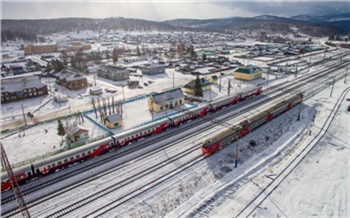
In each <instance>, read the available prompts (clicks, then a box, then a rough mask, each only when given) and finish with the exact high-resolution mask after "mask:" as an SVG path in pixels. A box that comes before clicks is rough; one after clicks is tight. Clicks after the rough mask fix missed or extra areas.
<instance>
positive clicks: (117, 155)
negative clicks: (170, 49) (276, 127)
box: [2, 62, 348, 216]
mask: <svg viewBox="0 0 350 218" xmlns="http://www.w3.org/2000/svg"><path fill="white" fill-rule="evenodd" d="M346 64H348V62H346V63H344V64H343V65H346ZM343 65H341V66H339V67H338V68H341V67H343ZM328 71H330V70H324V71H323V72H324V74H326V73H327V72H328ZM315 76H316V77H317V76H320V74H317V75H315V74H314V75H312V78H314V77H315ZM300 79H301V80H303V79H304V78H301V77H300ZM293 82H294V81H293ZM304 82H305V81H304ZM306 82H307V81H306ZM299 86H301V85H300V84H299ZM285 87H289V88H290V90H291V86H290V85H289V83H288V84H286V85H285ZM296 87H297V86H296ZM296 87H294V88H296ZM292 88H293V87H292ZM283 90H284V91H285V90H286V88H284V89H283ZM273 91H274V90H273V89H271V90H270V92H273ZM278 96H280V95H278ZM254 100H255V99H254ZM270 101H271V99H270ZM263 103H266V102H261V103H259V105H261V104H263ZM242 106H243V105H242V104H238V105H234V106H233V107H228V108H226V109H231V110H232V109H233V108H237V109H239V108H242ZM251 107H256V105H254V106H251ZM251 107H250V108H251ZM225 113H227V110H225V109H224V110H221V111H218V112H216V113H215V114H214V115H215V117H218V116H222V115H223V114H225ZM236 114H237V113H236ZM232 116H233V115H231V116H229V118H225V119H223V120H221V121H219V122H221V123H222V122H223V123H225V122H227V120H228V119H232ZM202 119H203V120H209V121H212V120H213V116H211V115H207V116H206V117H205V118H202ZM197 125H198V122H196V121H193V122H190V123H189V124H187V125H185V127H187V128H186V129H190V128H192V127H193V126H197ZM180 131H183V129H182V130H181V129H180V130H178V131H177V130H174V131H170V132H171V133H168V134H167V133H163V134H165V135H164V137H162V138H159V139H157V138H155V139H153V140H152V141H150V142H146V141H143V142H146V145H145V144H142V145H138V146H135V147H133V148H132V149H129V150H127V151H125V152H122V153H119V154H115V155H111V156H110V157H108V158H107V161H112V160H114V159H116V158H119V157H121V156H124V155H127V154H129V153H133V152H135V151H137V150H139V149H140V148H141V147H142V148H143V147H145V146H148V145H149V144H153V143H155V142H158V141H161V140H163V138H166V137H168V135H173V134H177V133H178V132H180ZM189 137H192V136H189ZM163 148H164V147H162V149H163ZM155 152H156V151H154V152H152V153H148V154H147V156H151V155H154V153H155ZM141 156H142V155H141ZM105 162H106V160H98V161H96V163H94V164H91V166H87V167H86V168H83V169H81V170H77V171H75V172H73V173H70V174H67V176H63V177H59V178H57V179H55V180H53V181H49V182H45V183H43V184H41V185H38V186H36V187H34V188H31V189H29V190H28V191H27V190H24V193H27V194H29V193H32V192H35V191H36V190H39V189H42V188H43V187H48V186H50V185H52V184H56V183H57V182H60V181H63V180H65V179H67V178H69V177H72V176H74V175H78V174H80V173H81V172H84V171H87V170H89V169H92V168H94V167H96V166H98V165H101V164H103V163H105ZM26 191H27V192H26ZM9 199H10V198H8V199H7V201H4V203H6V202H9V201H11V200H9ZM45 199H48V198H45ZM12 200H13V199H12ZM43 201H45V200H42V201H41V202H43ZM2 204H3V201H2ZM37 204H39V203H37ZM35 205H36V204H35ZM13 214H15V213H13V212H12V213H11V214H9V216H11V215H13ZM7 215H8V214H5V216H7Z"/></svg>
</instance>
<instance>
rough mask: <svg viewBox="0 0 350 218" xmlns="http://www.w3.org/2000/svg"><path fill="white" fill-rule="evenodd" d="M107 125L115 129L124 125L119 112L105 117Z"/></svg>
mask: <svg viewBox="0 0 350 218" xmlns="http://www.w3.org/2000/svg"><path fill="white" fill-rule="evenodd" d="M105 122H106V126H107V127H108V128H109V129H115V128H117V127H119V126H122V125H123V118H122V117H121V116H120V115H119V114H111V115H108V116H107V117H106V118H105Z"/></svg>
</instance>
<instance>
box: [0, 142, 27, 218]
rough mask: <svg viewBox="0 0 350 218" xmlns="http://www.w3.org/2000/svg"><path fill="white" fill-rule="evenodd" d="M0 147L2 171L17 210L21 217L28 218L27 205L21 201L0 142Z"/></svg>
mask: <svg viewBox="0 0 350 218" xmlns="http://www.w3.org/2000/svg"><path fill="white" fill-rule="evenodd" d="M0 145H1V148H0V149H1V166H2V169H3V170H6V173H7V176H8V178H9V180H10V183H11V187H12V189H13V192H14V193H15V197H16V199H17V203H18V208H19V210H20V211H21V213H22V216H23V217H27V218H30V214H29V211H28V208H27V204H26V202H25V201H24V199H23V194H22V192H21V190H20V189H19V186H18V183H17V181H16V179H15V176H14V174H13V171H12V168H11V164H10V161H9V160H8V158H7V155H6V153H5V149H4V147H3V145H2V143H1V142H0Z"/></svg>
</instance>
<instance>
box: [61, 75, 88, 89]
mask: <svg viewBox="0 0 350 218" xmlns="http://www.w3.org/2000/svg"><path fill="white" fill-rule="evenodd" d="M56 83H57V84H59V85H61V86H64V87H66V88H67V89H69V90H77V89H84V88H87V87H88V83H87V79H86V77H83V76H81V75H79V74H77V73H75V72H73V71H68V70H62V71H61V72H59V73H57V74H56Z"/></svg>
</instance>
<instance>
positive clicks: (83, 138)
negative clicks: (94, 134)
mask: <svg viewBox="0 0 350 218" xmlns="http://www.w3.org/2000/svg"><path fill="white" fill-rule="evenodd" d="M66 142H67V144H68V146H72V145H76V144H86V143H88V142H89V129H87V128H84V127H82V126H79V125H72V126H68V127H66Z"/></svg>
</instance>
